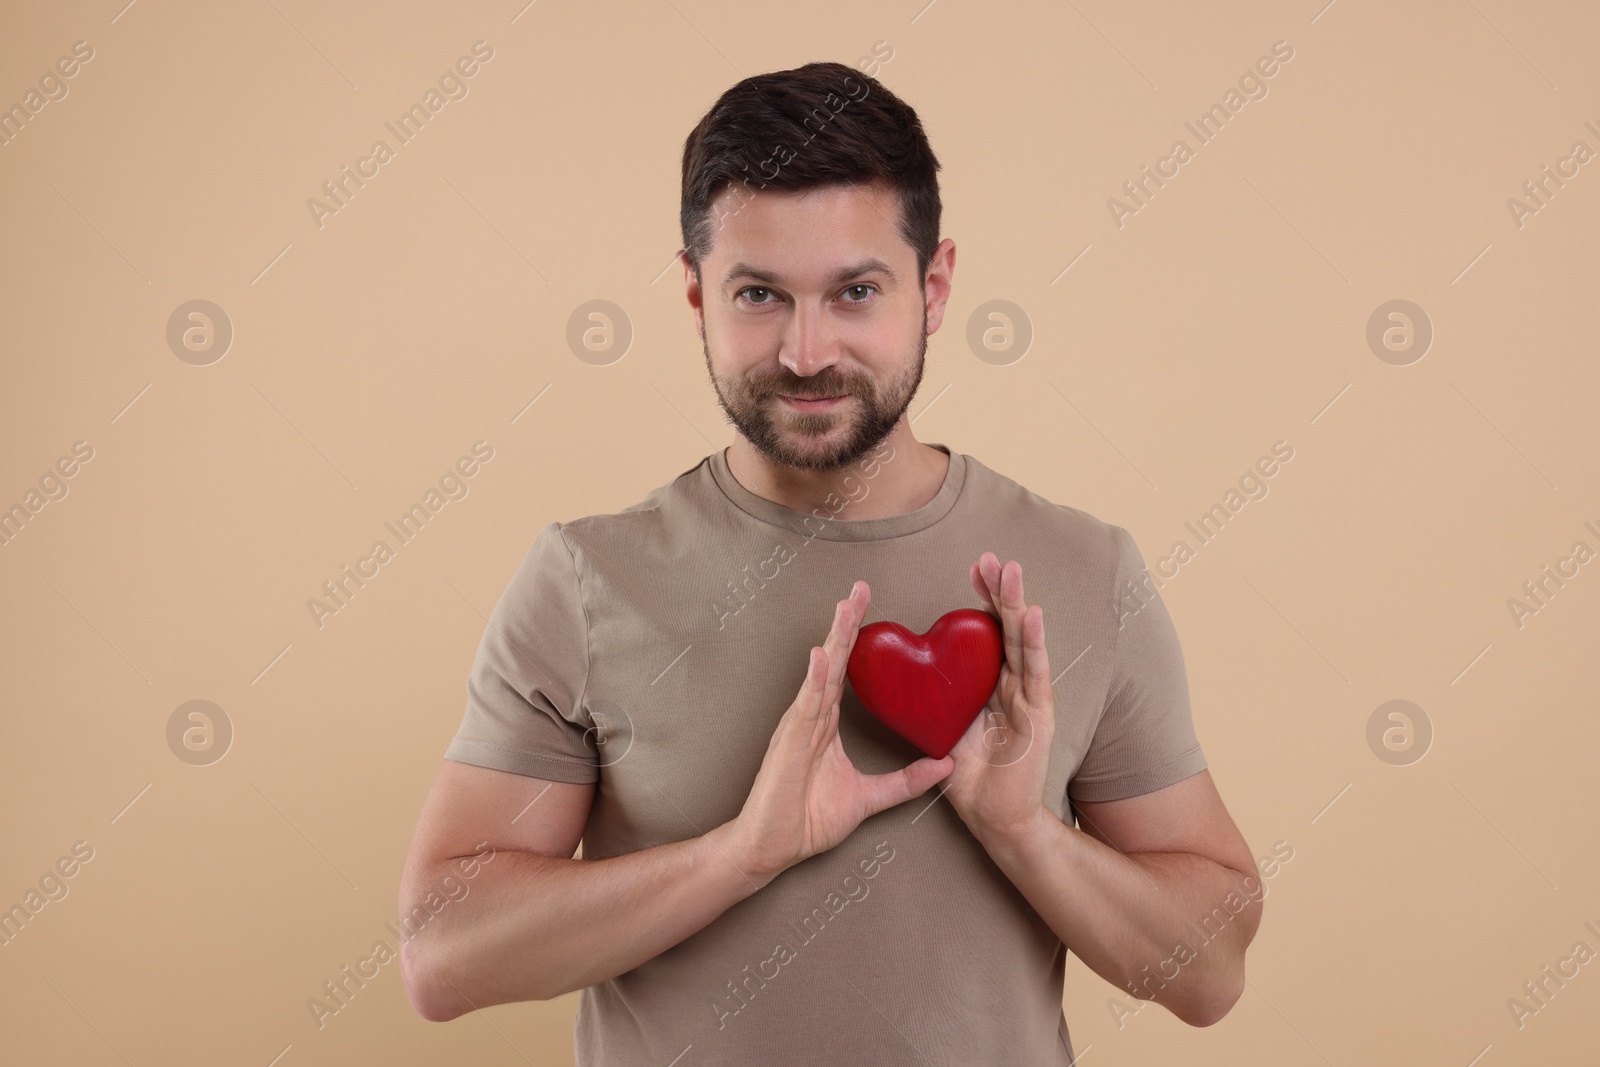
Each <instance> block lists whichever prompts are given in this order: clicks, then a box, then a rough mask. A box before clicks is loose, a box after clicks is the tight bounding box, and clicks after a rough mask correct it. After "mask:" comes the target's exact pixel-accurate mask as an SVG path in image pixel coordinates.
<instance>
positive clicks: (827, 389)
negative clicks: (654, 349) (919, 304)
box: [701, 304, 928, 471]
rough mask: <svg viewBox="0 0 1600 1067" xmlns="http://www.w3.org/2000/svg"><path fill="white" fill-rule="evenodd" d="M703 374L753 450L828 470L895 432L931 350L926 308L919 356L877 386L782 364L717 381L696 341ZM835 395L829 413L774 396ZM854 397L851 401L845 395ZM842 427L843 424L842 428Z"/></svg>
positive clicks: (779, 460) (771, 457)
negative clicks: (796, 370) (797, 371)
mask: <svg viewBox="0 0 1600 1067" xmlns="http://www.w3.org/2000/svg"><path fill="white" fill-rule="evenodd" d="M701 347H702V348H703V349H704V350H705V355H706V374H707V375H708V376H709V377H710V378H711V385H712V388H713V389H715V390H716V394H717V403H718V404H720V405H721V406H722V412H723V414H724V415H726V416H727V419H728V421H729V422H730V423H732V424H733V426H734V427H735V428H736V429H737V430H738V431H739V433H740V434H742V435H743V436H744V438H745V439H746V440H747V441H749V442H750V443H751V444H752V445H753V446H755V448H756V450H757V451H759V452H760V453H761V454H762V455H764V456H766V457H767V458H768V459H769V460H771V461H772V462H774V463H776V464H779V465H780V466H784V467H791V468H793V469H795V470H804V471H833V470H838V469H839V468H841V467H845V466H847V465H849V464H851V463H854V462H855V461H856V460H858V459H860V458H861V457H862V456H864V455H866V454H867V453H868V452H870V451H872V450H873V449H875V448H877V447H878V445H879V444H880V443H881V442H882V441H883V439H884V438H885V437H888V436H889V434H890V433H892V432H893V431H894V428H895V426H896V424H898V423H899V421H900V418H901V416H903V415H904V414H905V412H906V409H907V408H908V407H910V406H911V400H912V398H913V397H914V396H916V395H917V389H918V387H919V386H921V384H922V371H923V365H924V362H925V357H926V356H927V352H928V309H927V305H926V304H924V305H923V309H922V333H921V337H920V339H919V342H918V346H917V353H916V357H915V358H914V359H912V360H911V361H910V362H909V363H908V364H907V365H906V367H905V369H904V370H902V371H901V372H900V373H899V374H897V375H896V376H895V377H893V378H891V379H890V380H889V381H888V382H886V383H885V384H884V387H883V389H882V390H881V392H880V390H879V388H878V386H877V384H876V383H874V382H873V380H872V379H871V378H869V377H866V376H864V375H860V376H846V375H844V374H842V373H840V372H839V371H838V370H837V369H835V368H834V367H827V368H824V369H823V370H820V371H818V372H817V373H816V374H813V375H811V377H809V378H801V377H799V376H798V375H796V374H795V373H794V372H793V371H791V370H789V368H787V367H785V366H783V365H781V364H780V365H779V366H778V369H777V370H776V371H773V372H770V373H767V374H762V375H760V376H755V375H747V376H745V377H742V378H732V377H724V378H719V377H718V376H717V374H716V371H715V370H713V369H712V366H711V347H710V345H709V344H707V343H706V342H705V341H703V340H702V341H701ZM780 394H781V395H783V396H793V397H799V398H802V399H810V398H818V397H829V396H840V397H846V398H847V399H845V400H843V401H841V402H840V403H839V404H838V405H836V406H835V407H834V408H833V409H832V410H829V411H815V412H804V411H795V410H793V409H791V408H789V407H788V406H787V405H785V404H784V402H783V401H782V400H781V399H779V397H780ZM851 397H853V398H854V402H853V403H852V401H851V400H850V399H848V398H851ZM841 427H844V429H843V430H842V432H841V430H840V428H841Z"/></svg>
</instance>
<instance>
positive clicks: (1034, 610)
mask: <svg viewBox="0 0 1600 1067" xmlns="http://www.w3.org/2000/svg"><path fill="white" fill-rule="evenodd" d="M1022 635H1023V661H1024V663H1025V664H1026V668H1025V670H1024V671H1023V674H1022V694H1023V699H1024V700H1025V701H1026V702H1027V704H1028V706H1029V707H1031V708H1040V709H1054V707H1055V693H1054V691H1053V690H1052V688H1051V685H1050V649H1049V646H1048V645H1046V643H1045V639H1044V605H1042V604H1034V605H1032V606H1031V607H1029V609H1028V612H1027V615H1026V616H1025V617H1024V619H1023V626H1022Z"/></svg>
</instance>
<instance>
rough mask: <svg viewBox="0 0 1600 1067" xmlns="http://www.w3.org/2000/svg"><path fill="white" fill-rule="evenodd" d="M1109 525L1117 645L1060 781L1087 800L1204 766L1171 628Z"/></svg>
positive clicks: (1127, 792) (1140, 566)
mask: <svg viewBox="0 0 1600 1067" xmlns="http://www.w3.org/2000/svg"><path fill="white" fill-rule="evenodd" d="M1112 530H1113V531H1114V533H1115V535H1116V539H1117V544H1118V561H1117V568H1116V571H1117V573H1116V580H1115V583H1114V586H1113V591H1112V597H1113V605H1114V611H1115V612H1116V613H1117V615H1118V616H1119V619H1120V629H1118V630H1117V638H1116V642H1117V644H1116V652H1115V653H1114V655H1113V656H1112V663H1111V679H1110V682H1109V684H1108V686H1107V688H1106V703H1105V708H1104V709H1103V711H1102V713H1101V716H1100V723H1099V726H1098V727H1096V729H1095V732H1094V737H1093V739H1092V740H1091V741H1090V743H1089V751H1088V752H1087V753H1085V754H1084V758H1083V762H1082V763H1081V764H1080V765H1079V767H1078V773H1077V774H1076V775H1075V776H1074V777H1073V779H1072V781H1071V782H1070V783H1068V785H1067V794H1068V796H1070V797H1071V798H1072V799H1073V800H1081V801H1087V802H1089V803H1095V802H1097V801H1105V800H1121V799H1122V798H1124V797H1131V796H1138V795H1139V794H1141V793H1151V792H1154V791H1155V790H1157V789H1162V788H1165V787H1166V786H1169V785H1172V784H1173V783H1174V782H1177V781H1181V780H1182V779H1184V778H1187V777H1189V776H1190V775H1192V774H1197V773H1199V772H1200V771H1202V770H1205V768H1206V758H1205V755H1204V753H1203V752H1202V751H1201V749H1200V742H1199V739H1198V738H1197V737H1196V736H1195V732H1194V720H1193V717H1192V716H1191V714H1190V708H1189V679H1188V675H1187V673H1186V672H1185V670H1184V665H1183V651H1182V649H1181V648H1180V647H1179V645H1178V632H1177V630H1176V629H1175V628H1174V627H1173V625H1172V617H1171V616H1170V615H1168V614H1167V607H1166V604H1165V603H1164V602H1163V601H1162V599H1161V596H1160V594H1159V593H1157V592H1156V590H1155V585H1154V583H1153V582H1152V581H1151V580H1150V578H1149V575H1148V574H1147V573H1146V571H1145V564H1144V557H1143V556H1142V555H1140V553H1139V548H1138V546H1137V545H1136V544H1134V541H1133V535H1132V534H1130V533H1129V532H1128V531H1127V530H1125V529H1123V528H1122V527H1121V526H1113V527H1112ZM1130 583H1131V584H1130Z"/></svg>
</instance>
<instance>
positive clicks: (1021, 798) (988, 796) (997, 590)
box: [944, 552, 1055, 846]
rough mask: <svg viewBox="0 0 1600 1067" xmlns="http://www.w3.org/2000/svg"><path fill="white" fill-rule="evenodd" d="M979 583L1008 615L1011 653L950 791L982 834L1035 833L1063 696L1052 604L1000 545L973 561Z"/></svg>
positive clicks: (956, 752) (964, 744) (964, 745)
mask: <svg viewBox="0 0 1600 1067" xmlns="http://www.w3.org/2000/svg"><path fill="white" fill-rule="evenodd" d="M970 574H971V578H972V588H973V589H974V590H976V591H977V594H978V596H979V597H981V598H982V599H983V602H984V604H985V606H986V607H987V608H988V609H989V610H990V611H991V612H992V613H994V614H995V615H996V616H998V617H999V619H1000V624H1001V629H1002V633H1003V635H1004V639H1003V644H1004V647H1005V656H1004V659H1003V660H1002V662H1001V664H1000V681H999V684H997V685H996V686H995V691H994V695H993V696H991V697H990V698H989V703H988V704H987V705H986V706H985V707H984V709H983V711H981V712H980V713H979V714H978V717H977V718H976V719H974V720H973V721H972V725H971V726H969V727H967V732H966V733H965V734H963V735H962V736H961V740H960V741H958V742H956V747H955V748H954V749H952V750H951V753H950V754H951V756H952V757H953V758H954V759H955V769H954V770H952V771H951V772H950V777H949V778H948V779H947V780H946V787H945V793H944V795H945V796H946V797H948V798H949V799H950V803H951V804H952V805H953V806H954V807H955V809H956V813H957V814H958V815H960V816H961V821H962V822H964V823H966V824H967V828H968V829H969V830H971V831H972V833H973V836H975V837H976V838H977V839H978V840H979V841H981V842H984V843H985V845H986V846H987V845H988V844H989V843H990V842H996V841H1002V840H1008V841H1018V840H1022V839H1024V838H1026V837H1028V836H1029V835H1030V834H1031V833H1032V832H1033V831H1034V830H1035V829H1036V828H1037V827H1038V825H1039V823H1038V820H1039V818H1040V817H1041V816H1043V815H1049V816H1050V817H1051V818H1055V815H1054V813H1053V812H1051V811H1050V810H1049V809H1048V808H1046V807H1045V805H1044V782H1045V772H1046V771H1047V770H1048V769H1049V765H1050V742H1051V739H1052V738H1053V737H1054V735H1055V696H1054V694H1053V692H1052V691H1051V687H1050V657H1049V653H1048V652H1047V651H1046V648H1045V640H1044V608H1043V607H1042V606H1040V605H1038V604H1028V603H1026V602H1025V601H1024V600H1023V596H1022V564H1020V563H1018V562H1017V561H1015V560H1011V561H1009V562H1007V563H1006V564H1005V565H1004V566H1003V567H1002V566H1001V564H1000V560H999V558H998V557H996V556H995V554H994V553H993V552H985V553H983V555H981V556H979V557H978V561H977V562H976V563H974V564H972V566H971V571H970Z"/></svg>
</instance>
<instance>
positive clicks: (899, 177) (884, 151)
mask: <svg viewBox="0 0 1600 1067" xmlns="http://www.w3.org/2000/svg"><path fill="white" fill-rule="evenodd" d="M938 170H939V161H938V159H937V158H935V157H934V154H933V149H932V148H931V147H929V145H928V138H927V136H926V135H925V134H924V133H923V131H922V122H921V120H920V119H918V118H917V113H916V112H915V111H914V110H912V108H911V106H910V105H909V104H907V103H905V101H903V100H901V99H900V98H899V97H897V96H895V95H894V93H892V92H890V91H889V90H888V89H886V88H884V86H883V84H882V83H881V82H879V81H878V80H877V79H876V78H873V77H871V76H869V75H867V74H863V73H862V72H861V71H858V70H855V69H854V68H852V67H847V66H845V65H844V64H843V63H832V62H828V63H807V64H806V65H805V66H803V67H796V68H795V69H793V70H780V71H774V72H772V73H768V74H757V75H755V76H753V77H749V78H745V79H744V80H743V81H741V82H739V83H738V84H736V85H734V86H733V87H732V88H731V89H729V90H728V91H727V92H725V93H723V94H722V95H721V96H720V97H718V98H717V102H716V103H715V104H713V105H712V106H711V109H710V110H709V111H707V112H706V113H705V115H704V116H703V117H702V118H701V119H700V122H699V124H698V125H696V126H695V128H694V129H693V130H692V131H691V132H690V134H689V136H688V138H686V139H685V140H684V142H683V191H682V199H681V201H680V206H679V217H678V222H679V226H680V227H681V229H682V231H683V249H684V258H686V259H687V260H688V261H689V265H690V266H691V267H692V268H693V269H694V272H695V277H696V278H698V277H699V276H700V264H701V261H702V260H704V258H705V257H706V256H707V255H709V254H710V252H711V243H712V238H713V237H714V236H715V235H716V232H717V231H718V230H719V229H721V228H722V222H721V219H720V218H715V217H713V207H712V201H713V200H715V199H716V197H717V196H718V194H720V193H721V192H722V191H723V190H724V189H725V188H726V187H727V186H728V185H730V184H733V185H743V186H744V187H745V188H746V189H752V188H753V189H755V190H760V189H779V190H795V189H808V188H812V187H816V186H825V185H858V184H872V183H879V182H881V183H884V184H886V185H888V186H889V187H891V188H893V189H895V190H896V191H897V192H898V193H899V197H900V218H899V229H900V235H901V237H903V238H904V239H905V242H906V243H907V244H908V245H910V246H911V247H912V248H913V249H914V250H915V251H916V254H917V282H918V284H919V285H920V284H921V283H922V281H923V277H924V275H925V274H926V273H927V269H928V262H929V260H931V259H932V258H933V252H934V249H935V248H937V247H938V245H939V212H940V203H939V179H938V176H937V174H938ZM740 195H741V196H748V195H750V194H749V193H740ZM730 214H731V212H730Z"/></svg>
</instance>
